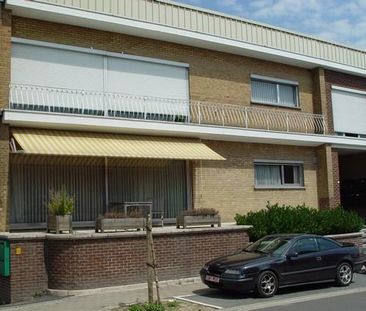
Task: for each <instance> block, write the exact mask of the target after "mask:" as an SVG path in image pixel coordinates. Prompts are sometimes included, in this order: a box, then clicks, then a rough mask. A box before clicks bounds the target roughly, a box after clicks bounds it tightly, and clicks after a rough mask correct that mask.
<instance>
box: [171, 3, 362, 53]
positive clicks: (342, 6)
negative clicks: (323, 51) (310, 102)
mask: <svg viewBox="0 0 366 311" xmlns="http://www.w3.org/2000/svg"><path fill="white" fill-rule="evenodd" d="M175 1H176V2H182V3H187V4H191V5H196V6H200V7H204V8H208V9H211V10H216V11H220V12H224V13H228V14H233V15H236V16H241V17H244V18H248V19H251V20H255V21H258V22H262V23H266V24H270V25H274V26H278V27H283V28H287V29H290V30H294V31H298V32H302V33H305V34H310V35H315V36H317V37H320V38H324V39H327V40H331V41H336V42H340V43H344V44H348V45H351V46H354V47H356V48H360V49H363V50H366V0H175Z"/></svg>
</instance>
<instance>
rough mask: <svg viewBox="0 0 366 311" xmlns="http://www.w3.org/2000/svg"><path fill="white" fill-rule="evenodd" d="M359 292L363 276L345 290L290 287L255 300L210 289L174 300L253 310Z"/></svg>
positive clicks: (365, 288)
mask: <svg viewBox="0 0 366 311" xmlns="http://www.w3.org/2000/svg"><path fill="white" fill-rule="evenodd" d="M361 291H362V292H366V275H365V274H355V275H354V282H353V283H352V284H351V285H350V286H348V287H345V288H340V287H336V286H335V285H334V283H326V284H317V285H307V286H300V287H291V288H285V289H280V290H279V292H278V293H277V295H276V296H274V297H272V298H269V299H261V298H256V297H255V296H254V295H253V294H248V295H243V294H237V293H236V294H234V293H228V292H221V291H219V290H215V289H211V288H205V289H198V290H194V291H193V292H192V294H190V295H184V296H177V297H176V298H177V299H182V300H188V301H192V302H196V303H201V304H204V305H209V306H212V307H215V308H217V309H227V308H229V309H230V308H234V309H235V310H255V309H256V308H263V307H265V306H266V305H268V306H273V305H281V304H287V303H292V302H291V301H295V300H296V301H306V300H310V299H320V298H325V297H334V296H335V295H337V296H338V295H343V294H346V293H355V292H357V293H358V292H361ZM308 298H309V299H308ZM238 307H239V308H238Z"/></svg>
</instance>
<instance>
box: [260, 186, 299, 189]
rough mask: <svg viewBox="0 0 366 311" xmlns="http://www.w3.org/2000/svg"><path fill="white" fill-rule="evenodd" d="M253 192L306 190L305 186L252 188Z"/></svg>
mask: <svg viewBox="0 0 366 311" xmlns="http://www.w3.org/2000/svg"><path fill="white" fill-rule="evenodd" d="M254 190H306V188H305V186H278V187H276V186H254Z"/></svg>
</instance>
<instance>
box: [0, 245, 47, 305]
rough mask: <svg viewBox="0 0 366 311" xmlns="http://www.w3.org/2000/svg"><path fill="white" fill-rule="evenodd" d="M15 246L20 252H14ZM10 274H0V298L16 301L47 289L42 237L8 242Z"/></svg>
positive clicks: (5, 300)
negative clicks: (6, 275) (3, 275)
mask: <svg viewBox="0 0 366 311" xmlns="http://www.w3.org/2000/svg"><path fill="white" fill-rule="evenodd" d="M16 248H18V249H20V251H21V253H20V254H18V255H17V254H16ZM10 258H11V275H10V277H2V276H0V289H1V290H0V300H3V301H4V302H7V303H9V302H17V301H22V300H27V299H30V298H32V297H35V296H37V295H39V294H41V293H42V292H44V290H45V289H47V273H46V266H45V262H44V239H30V240H23V239H22V240H13V241H11V242H10Z"/></svg>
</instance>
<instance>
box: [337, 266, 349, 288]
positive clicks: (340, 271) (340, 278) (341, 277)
mask: <svg viewBox="0 0 366 311" xmlns="http://www.w3.org/2000/svg"><path fill="white" fill-rule="evenodd" d="M352 279H353V271H352V266H351V265H350V264H349V263H348V262H342V263H341V264H340V265H339V266H338V267H337V277H336V282H337V284H338V285H339V286H348V285H350V284H351V282H352Z"/></svg>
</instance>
